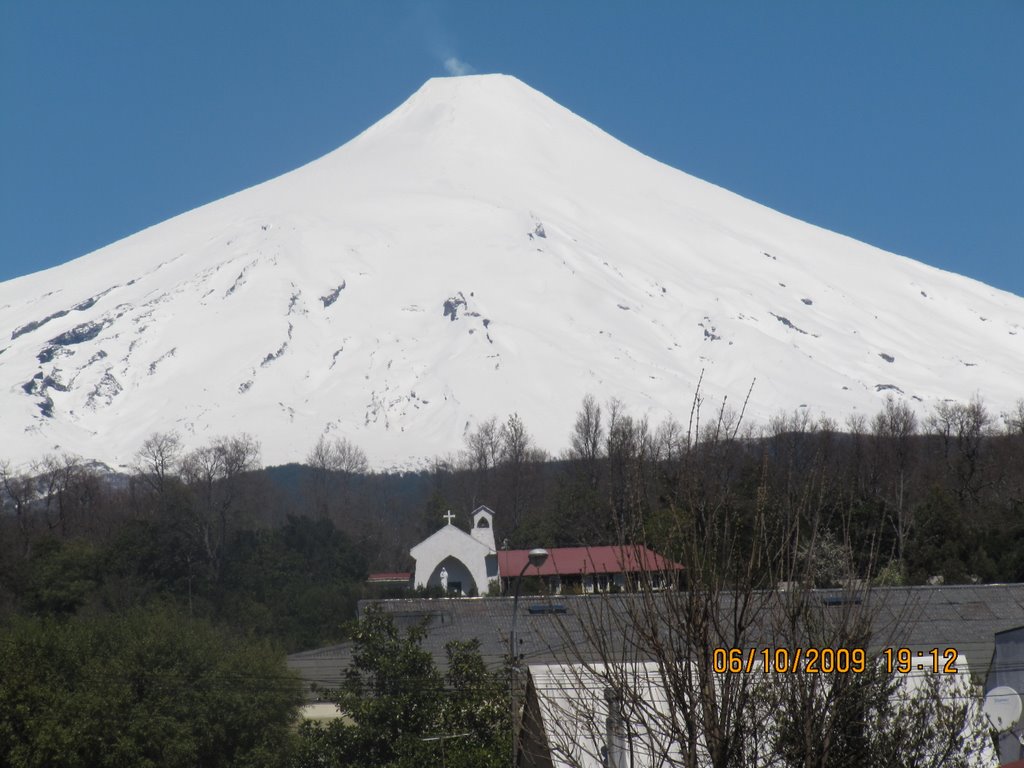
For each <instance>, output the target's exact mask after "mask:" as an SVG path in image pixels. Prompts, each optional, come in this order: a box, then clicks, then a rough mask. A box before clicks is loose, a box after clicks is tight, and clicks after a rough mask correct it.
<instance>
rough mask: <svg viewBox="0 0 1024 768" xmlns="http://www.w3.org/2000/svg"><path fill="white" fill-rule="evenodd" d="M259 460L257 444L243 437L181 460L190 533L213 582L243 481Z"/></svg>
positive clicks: (238, 511) (238, 509)
mask: <svg viewBox="0 0 1024 768" xmlns="http://www.w3.org/2000/svg"><path fill="white" fill-rule="evenodd" d="M259 458H260V445H259V443H258V442H257V441H256V439H255V438H253V437H252V436H250V435H245V434H243V435H237V436H235V437H230V438H218V439H216V440H214V441H213V442H212V443H211V444H210V445H207V446H203V447H201V448H196V449H195V450H193V451H191V452H189V453H188V454H186V455H185V456H184V458H183V459H182V461H181V478H182V480H183V482H184V483H185V485H186V487H187V488H188V490H189V493H190V496H191V505H190V518H189V521H188V522H189V528H190V531H189V532H190V534H191V535H192V536H193V538H194V540H195V541H196V542H197V543H198V544H199V546H200V547H201V550H202V553H203V556H204V557H205V560H206V562H207V565H208V566H209V568H210V573H211V577H212V579H213V580H214V581H217V580H218V579H219V578H220V574H221V572H222V566H223V556H224V547H225V545H226V543H227V541H228V536H229V535H230V534H231V533H232V532H233V530H234V526H235V525H236V524H237V522H238V519H239V517H240V515H241V513H242V509H241V507H240V500H241V498H242V492H243V482H242V478H243V476H244V475H245V474H246V473H248V472H251V471H252V470H254V469H256V468H257V467H258V466H259Z"/></svg>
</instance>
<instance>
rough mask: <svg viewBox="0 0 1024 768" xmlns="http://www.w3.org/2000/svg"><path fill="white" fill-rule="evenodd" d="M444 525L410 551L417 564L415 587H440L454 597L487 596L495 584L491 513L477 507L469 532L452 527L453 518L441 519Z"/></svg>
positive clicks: (451, 516)
mask: <svg viewBox="0 0 1024 768" xmlns="http://www.w3.org/2000/svg"><path fill="white" fill-rule="evenodd" d="M443 517H444V518H445V519H446V520H447V521H448V523H447V525H444V526H442V527H441V528H440V529H439V530H437V531H435V532H434V533H433V534H431V535H430V536H428V537H427V538H426V539H424V540H423V541H421V542H420V543H419V544H417V545H416V546H415V547H413V548H412V549H411V550H409V554H410V555H412V557H413V559H414V560H415V561H416V571H415V573H414V574H413V586H414V587H440V588H441V589H443V590H444V591H445V592H447V593H450V594H456V595H472V594H478V595H486V594H487V591H488V590H489V589H490V587H491V584H497V583H498V553H497V550H496V549H495V546H494V526H493V523H494V512H493V511H491V510H490V509H488V508H487V507H477V508H476V510H475V511H474V512H473V529H472V531H471V532H470V533H466V532H465V531H464V530H462V529H461V528H459V527H458V526H455V525H453V524H452V520H454V519H455V515H453V514H452V513H451V510H449V511H448V514H447V515H444V516H443Z"/></svg>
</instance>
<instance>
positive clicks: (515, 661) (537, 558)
mask: <svg viewBox="0 0 1024 768" xmlns="http://www.w3.org/2000/svg"><path fill="white" fill-rule="evenodd" d="M547 559H548V551H547V550H546V549H540V548H538V549H531V550H530V552H529V554H527V556H526V563H525V564H524V565H523V570H521V571H520V572H519V575H518V576H516V592H515V597H513V598H512V631H511V632H509V635H508V658H509V663H510V664H511V666H510V667H509V686H508V698H509V706H510V708H511V710H512V711H511V713H510V714H511V719H512V768H516V758H517V757H518V751H517V747H518V742H517V741H516V736H517V735H518V734H517V733H516V678H517V673H518V672H519V646H518V642H517V641H518V638H517V637H516V616H517V614H518V611H519V590H520V589H522V586H523V575H524V574H525V573H526V569H527V568H529V567H530V566H531V565H532V566H533V567H535V568H540V567H541V566H542V565H544V563H545V562H547Z"/></svg>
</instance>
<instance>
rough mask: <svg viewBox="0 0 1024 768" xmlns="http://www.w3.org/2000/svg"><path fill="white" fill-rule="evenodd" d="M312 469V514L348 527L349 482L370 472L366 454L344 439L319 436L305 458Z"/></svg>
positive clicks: (349, 506)
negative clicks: (354, 477) (355, 476)
mask: <svg viewBox="0 0 1024 768" xmlns="http://www.w3.org/2000/svg"><path fill="white" fill-rule="evenodd" d="M306 464H307V466H309V467H310V469H311V470H312V473H313V475H312V479H311V483H310V488H309V491H310V497H311V503H312V506H313V510H314V514H316V515H317V516H318V517H324V518H330V519H331V520H333V521H334V522H335V523H336V524H340V525H341V526H342V527H344V528H351V527H352V525H351V523H352V521H351V520H348V519H346V518H347V517H350V516H351V511H352V510H351V491H352V489H351V481H352V477H353V476H354V475H361V474H365V473H366V472H367V471H368V470H369V462H368V461H367V458H366V454H365V453H364V452H363V450H362V449H361V448H359V446H357V445H356V444H355V443H352V442H351V441H349V440H348V439H347V438H337V437H336V438H333V439H328V438H327V437H326V436H324V435H321V436H320V439H319V440H317V443H316V445H314V446H313V448H312V450H310V452H309V454H308V455H307V456H306Z"/></svg>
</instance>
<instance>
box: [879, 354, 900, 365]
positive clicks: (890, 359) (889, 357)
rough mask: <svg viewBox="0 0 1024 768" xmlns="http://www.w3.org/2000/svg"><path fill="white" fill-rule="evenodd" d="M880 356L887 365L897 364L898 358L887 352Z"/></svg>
mask: <svg viewBox="0 0 1024 768" xmlns="http://www.w3.org/2000/svg"><path fill="white" fill-rule="evenodd" d="M878 356H879V357H880V358H882V359H883V360H885V362H887V363H895V362H896V358H895V357H893V356H892V355H887V354H886V353H885V352H879V353H878Z"/></svg>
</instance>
